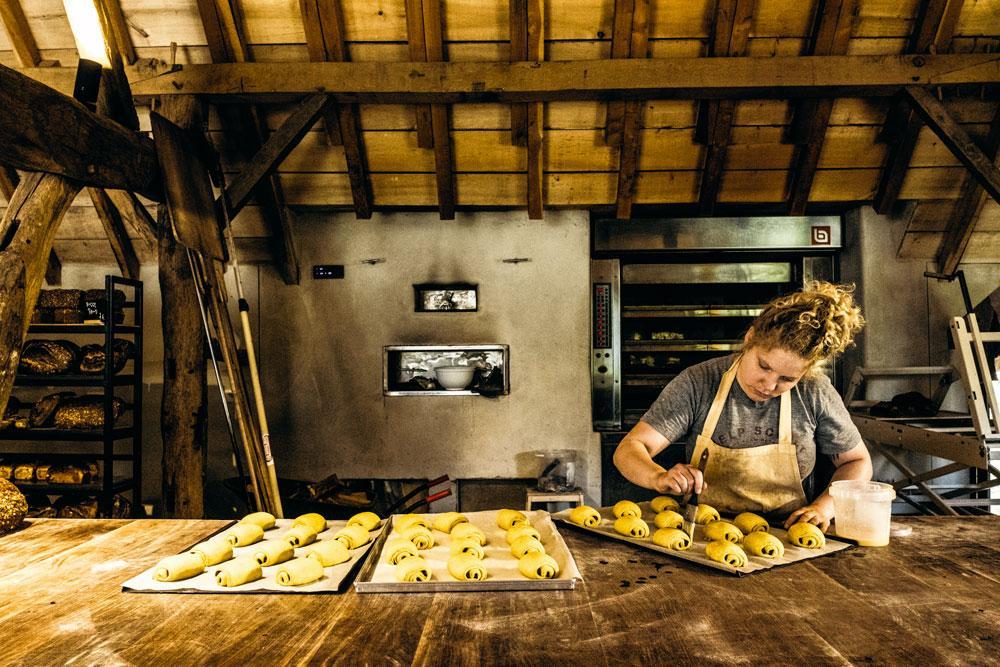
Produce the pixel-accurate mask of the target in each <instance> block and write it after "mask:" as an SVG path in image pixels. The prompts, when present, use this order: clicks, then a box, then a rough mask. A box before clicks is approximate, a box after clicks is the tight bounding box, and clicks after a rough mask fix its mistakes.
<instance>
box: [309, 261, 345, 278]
mask: <svg viewBox="0 0 1000 667" xmlns="http://www.w3.org/2000/svg"><path fill="white" fill-rule="evenodd" d="M343 277H344V265H343V264H313V280H333V279H339V278H343Z"/></svg>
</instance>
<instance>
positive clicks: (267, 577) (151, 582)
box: [122, 519, 387, 594]
mask: <svg viewBox="0 0 1000 667" xmlns="http://www.w3.org/2000/svg"><path fill="white" fill-rule="evenodd" d="M235 523H236V522H235V521H234V522H233V523H231V524H229V525H227V526H225V527H223V528H221V529H219V530H217V531H215V532H214V533H211V534H210V535H206V536H205V537H204V538H203V539H201V540H198V542H195V543H194V544H192V545H191V546H189V547H187V548H185V549H182V550H181V552H180V553H184V552H186V551H188V550H189V549H190V548H191V547H193V546H194V545H195V544H198V543H200V542H204V541H205V540H207V539H209V538H210V537H212V536H214V535H218V534H219V533H221V532H223V531H225V530H226V529H228V528H229V527H230V526H232V525H233V524H235ZM386 523H387V522H386V521H382V523H381V524H379V526H378V527H377V528H375V529H374V530H373V531H371V532H372V539H371V541H370V542H368V544H366V545H364V546H362V547H358V548H357V549H354V550H353V551H352V552H351V560H349V561H347V562H346V563H340V564H339V565H333V566H331V567H327V568H323V578H322V579H319V580H317V581H314V582H312V583H310V584H305V585H303V586H281V585H279V584H278V583H277V582H276V581H275V580H274V576H275V572H276V571H277V567H274V566H272V567H265V568H263V572H264V576H263V577H262V578H261V579H258V580H257V581H251V582H249V583H246V584H243V585H242V586H233V587H226V586H220V585H219V584H217V583H216V582H215V577H213V576H212V570H213V568H212V567H209V568H207V569H206V570H205V571H204V572H202V573H201V574H199V575H198V576H196V577H191V578H190V579H184V580H182V581H157V580H156V579H154V578H153V571H154V570H155V568H156V565H155V564H154V565H153V566H152V567H150V568H149V569H148V570H146V571H145V572H143V573H142V574H139V575H136V576H134V577H132V578H131V579H129V580H128V581H126V582H125V583H123V584H122V591H124V592H126V593H291V594H303V593H319V594H323V593H342V592H343V591H344V589H345V588H346V587H347V585H348V583H349V580H350V576H351V574H352V573H353V572H354V570H355V569H356V568H357V567H358V566H359V565H360V564H361V563H362V562H363V561H364V557H365V554H367V553H368V551H369V550H370V549H371V548H372V545H373V544H374V543H375V542H376V541H377V540H378V539H379V537H380V536H381V535H382V533H383V532H384V531H385V526H386ZM346 525H347V521H346V520H342V521H327V522H326V530H324V531H323V532H322V533H320V534H319V535H318V536H317V537H316V541H317V542H318V541H320V540H324V539H325V540H332V539H333V536H334V534H335V533H336V532H337V531H338V530H340V529H341V528H343V527H344V526H346ZM291 526H292V519H278V520H277V521H276V522H275V525H274V527H273V528H271V529H269V530H266V531H264V539H265V540H268V539H270V540H273V539H276V538H278V537H279V536H280V535H281V534H283V533H284V532H285V531H286V530H288V529H289V528H291ZM258 544H259V542H258ZM314 544H315V542H314ZM255 546H256V545H250V546H247V547H234V548H233V558H236V557H237V556H240V555H243V554H249V553H252V552H253V551H254V547H255ZM301 551H302V549H301V548H300V549H296V550H295V555H296V556H298V555H299V553H300V552H301Z"/></svg>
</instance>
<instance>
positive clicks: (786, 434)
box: [778, 389, 792, 445]
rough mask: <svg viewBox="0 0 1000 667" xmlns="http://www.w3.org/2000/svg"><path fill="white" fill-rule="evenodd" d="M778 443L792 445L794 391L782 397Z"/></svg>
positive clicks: (779, 412)
mask: <svg viewBox="0 0 1000 667" xmlns="http://www.w3.org/2000/svg"><path fill="white" fill-rule="evenodd" d="M778 443H779V444H782V445H790V444H792V390H791V389H789V390H788V391H786V392H785V393H784V394H782V395H781V409H780V410H779V411H778Z"/></svg>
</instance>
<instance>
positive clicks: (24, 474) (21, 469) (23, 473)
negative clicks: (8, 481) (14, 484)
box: [14, 463, 35, 482]
mask: <svg viewBox="0 0 1000 667" xmlns="http://www.w3.org/2000/svg"><path fill="white" fill-rule="evenodd" d="M34 479H35V464H34V463H19V464H18V465H16V466H14V480H15V481H18V482H30V481H32V480H34Z"/></svg>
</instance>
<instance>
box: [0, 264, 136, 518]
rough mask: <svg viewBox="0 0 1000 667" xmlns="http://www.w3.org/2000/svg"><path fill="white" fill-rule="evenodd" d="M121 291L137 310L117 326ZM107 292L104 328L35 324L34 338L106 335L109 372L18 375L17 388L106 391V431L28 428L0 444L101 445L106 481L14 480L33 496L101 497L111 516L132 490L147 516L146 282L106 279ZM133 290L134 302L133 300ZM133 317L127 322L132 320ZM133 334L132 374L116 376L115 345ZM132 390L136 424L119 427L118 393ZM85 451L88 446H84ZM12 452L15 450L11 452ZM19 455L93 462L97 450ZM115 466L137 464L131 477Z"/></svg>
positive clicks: (2, 435)
mask: <svg viewBox="0 0 1000 667" xmlns="http://www.w3.org/2000/svg"><path fill="white" fill-rule="evenodd" d="M118 287H123V288H125V290H124V291H126V300H125V303H124V306H123V310H124V311H125V312H126V313H127V312H128V311H131V313H132V317H131V318H130V319H131V323H130V324H127V323H122V324H117V323H115V321H114V320H115V318H114V310H115V308H114V292H115V289H116V288H118ZM104 289H105V298H106V303H107V304H108V306H107V308H108V312H107V314H106V315H105V318H104V322H103V323H99V324H32V325H31V326H30V327H29V328H28V333H29V334H57V335H59V336H61V337H65V336H79V335H87V336H103V338H104V355H105V357H104V359H105V364H104V372H103V373H102V374H100V375H98V376H95V375H83V374H67V375H59V376H37V375H33V376H18V377H17V378H15V380H14V385H15V386H17V387H100V388H102V389H103V392H102V395H103V399H104V426H103V427H102V428H101V429H100V430H97V429H95V430H92V431H84V430H75V429H56V428H28V429H6V430H3V431H0V440H8V441H26V442H78V443H84V442H89V443H96V442H100V443H101V444H102V445H103V446H102V451H101V453H100V455H99V456H98V458H99V459H100V461H101V479H100V480H98V481H96V482H92V483H89V484H49V483H45V482H27V481H18V480H11V481H12V482H13V483H14V484H15V485H16V486H18V487H19V488H20V489H21V490H22V491H25V492H29V493H45V494H50V495H71V494H72V495H96V496H97V498H98V507H99V511H100V513H101V515H102V516H105V517H108V516H111V509H112V506H113V503H114V496H115V494H117V493H121V492H122V491H130V492H131V495H132V515H133V516H141V514H142V281H139V280H131V279H128V278H120V277H118V276H110V275H109V276H105V278H104ZM128 291H131V293H132V296H131V299H130V298H128ZM128 319H129V318H128V317H126V318H125V320H126V321H128ZM123 335H126V336H132V338H133V342H134V344H135V357H134V359H133V360H132V372H131V373H126V372H123V373H120V374H116V373H115V372H114V354H113V345H114V341H115V338H116V337H118V336H123ZM118 387H131V401H130V406H131V413H132V420H131V425H130V426H115V424H114V420H113V419H111V415H112V406H113V401H114V398H115V389H116V388H118ZM123 440H125V441H128V443H129V446H128V448H127V451H126V452H125V453H122V452H116V451H115V444H116V443H118V442H121V441H123ZM81 448H82V447H81ZM5 453H8V454H12V453H13V452H5ZM17 454H19V455H22V454H30V455H38V456H45V455H50V456H55V455H58V456H60V457H72V456H79V457H80V458H81V459H82V458H93V457H94V454H93V453H92V451H86V452H84V451H81V449H71V450H69V451H67V450H60V451H58V452H55V451H38V450H34V451H30V452H18V453H17ZM115 462H129V463H131V470H130V474H128V475H125V476H118V477H116V476H115V475H114V464H115Z"/></svg>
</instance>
